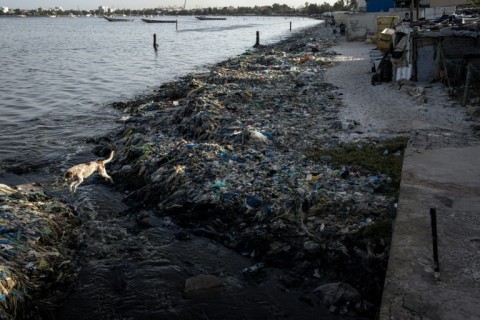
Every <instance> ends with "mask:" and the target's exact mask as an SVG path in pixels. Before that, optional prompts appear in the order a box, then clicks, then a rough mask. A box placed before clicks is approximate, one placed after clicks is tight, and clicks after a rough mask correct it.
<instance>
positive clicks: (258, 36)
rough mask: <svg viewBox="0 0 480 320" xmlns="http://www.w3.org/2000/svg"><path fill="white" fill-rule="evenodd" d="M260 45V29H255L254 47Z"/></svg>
mask: <svg viewBox="0 0 480 320" xmlns="http://www.w3.org/2000/svg"><path fill="white" fill-rule="evenodd" d="M259 46H260V31H257V42H255V45H254V46H253V47H254V48H258V47H259Z"/></svg>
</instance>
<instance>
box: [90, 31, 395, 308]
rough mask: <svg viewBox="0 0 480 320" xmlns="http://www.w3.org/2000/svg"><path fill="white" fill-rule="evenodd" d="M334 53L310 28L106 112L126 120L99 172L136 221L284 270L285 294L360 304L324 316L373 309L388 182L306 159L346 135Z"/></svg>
mask: <svg viewBox="0 0 480 320" xmlns="http://www.w3.org/2000/svg"><path fill="white" fill-rule="evenodd" d="M334 43H335V36H334V35H331V34H327V31H325V28H320V27H318V28H312V29H309V30H305V31H303V34H301V35H298V37H291V38H289V39H287V40H284V41H282V42H281V43H279V44H275V45H273V46H264V47H260V48H258V49H257V50H255V51H252V52H247V53H245V54H243V55H241V56H239V57H236V58H232V59H229V60H227V61H224V62H222V63H219V64H217V65H215V66H213V67H212V68H211V70H210V71H209V72H205V73H198V74H189V75H187V76H185V77H183V78H181V79H179V80H178V81H176V82H172V83H167V84H164V85H162V86H161V87H160V88H159V89H158V90H156V91H155V92H154V93H153V94H151V95H149V96H146V97H140V98H138V99H136V100H135V101H128V102H117V103H114V104H113V106H114V107H115V108H118V109H120V110H123V111H124V113H125V116H124V117H122V122H123V123H124V125H123V127H122V129H121V130H119V132H118V133H116V134H115V135H114V136H112V137H109V138H108V139H109V140H108V141H109V143H110V141H111V142H112V143H113V145H114V148H116V149H117V151H118V152H117V153H118V156H117V158H116V159H115V160H114V162H113V163H112V165H111V167H110V168H112V169H111V170H112V172H113V176H114V179H115V181H116V183H117V186H119V185H120V187H121V188H122V189H123V190H124V191H125V193H126V197H125V201H126V202H127V203H128V204H129V205H131V206H132V207H134V208H136V209H137V210H138V211H139V216H143V213H142V211H143V210H144V209H151V208H156V214H157V215H159V216H164V217H166V216H170V217H172V218H173V219H175V220H176V222H178V223H180V224H181V225H182V226H184V227H185V228H188V229H189V230H190V231H191V232H193V233H194V234H197V235H202V236H206V237H211V238H213V239H215V240H217V241H219V242H221V243H223V244H225V245H227V246H229V247H232V248H234V249H235V250H237V251H238V252H240V253H241V254H243V255H246V256H249V257H251V258H252V259H254V260H256V261H261V262H262V263H265V265H266V266H275V267H288V268H290V269H291V270H292V273H291V276H289V277H287V278H285V281H284V282H285V287H286V289H288V288H291V287H295V286H299V285H300V283H303V282H305V281H306V282H307V284H306V286H308V287H311V288H312V290H313V288H316V287H318V285H320V284H322V283H325V282H326V281H331V280H338V279H342V281H344V282H347V283H349V285H352V286H354V287H355V288H356V289H357V290H359V291H360V292H361V293H362V294H363V295H364V297H363V299H359V300H358V299H357V300H358V301H355V304H352V305H351V306H350V307H348V308H347V306H348V304H349V302H348V301H347V302H342V303H346V305H342V306H340V305H338V306H334V308H332V310H337V311H338V310H343V311H342V312H344V311H345V310H346V311H345V314H347V313H349V312H354V313H358V314H365V313H369V312H374V311H372V307H371V306H372V303H370V302H369V301H368V300H373V302H374V303H376V304H378V303H379V300H380V297H381V288H382V285H383V276H384V274H383V273H384V271H385V269H386V262H387V257H388V243H389V237H390V236H391V235H390V234H389V227H390V226H391V220H392V218H393V216H394V214H395V194H394V193H388V192H387V193H385V192H384V190H386V189H388V188H391V186H392V179H391V177H390V176H389V172H372V171H369V169H368V168H362V167H359V166H357V165H354V164H338V163H333V162H332V161H331V160H332V159H331V157H330V156H328V155H327V154H325V155H324V156H319V157H311V156H309V154H311V152H312V150H317V151H318V150H323V149H325V150H327V149H331V148H340V147H341V146H342V145H343V142H342V141H340V138H339V136H340V135H339V133H345V132H350V131H353V130H354V128H353V127H352V126H348V125H347V126H345V125H344V124H342V123H341V122H340V121H339V119H338V115H337V114H338V110H339V108H341V101H340V99H339V96H338V95H339V94H338V93H336V92H335V89H336V88H335V87H333V86H332V85H331V84H329V83H328V79H324V70H325V68H327V67H328V66H330V65H332V59H331V57H332V55H335V52H332V51H331V50H330V49H329V47H331V45H332V44H334ZM369 143H371V144H378V145H379V146H381V142H379V141H369ZM108 148H110V146H108V147H105V150H106V149H108ZM101 149H102V147H100V149H99V150H97V151H98V153H99V154H100V153H102V152H105V150H101ZM385 152H387V153H388V152H389V150H385ZM391 152H392V156H393V152H394V151H391ZM397 156H398V155H397ZM145 211H146V210H145ZM368 230H371V231H368ZM375 230H381V231H379V232H376V231H375ZM247 273H248V271H247ZM259 274H262V273H261V272H260V273H259ZM305 279H309V280H308V281H307V280H305ZM303 285H305V284H303ZM353 305H355V307H353Z"/></svg>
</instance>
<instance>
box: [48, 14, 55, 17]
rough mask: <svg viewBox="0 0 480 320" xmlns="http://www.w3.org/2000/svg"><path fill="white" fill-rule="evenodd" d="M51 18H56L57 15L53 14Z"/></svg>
mask: <svg viewBox="0 0 480 320" xmlns="http://www.w3.org/2000/svg"><path fill="white" fill-rule="evenodd" d="M49 17H50V18H56V17H57V16H56V15H54V14H52V15H51V16H49Z"/></svg>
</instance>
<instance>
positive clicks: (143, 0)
mask: <svg viewBox="0 0 480 320" xmlns="http://www.w3.org/2000/svg"><path fill="white" fill-rule="evenodd" d="M184 2H185V0H0V7H7V8H11V9H16V8H20V9H36V8H39V7H42V8H54V7H62V8H63V9H65V10H68V9H81V10H91V9H96V8H98V7H99V6H108V7H111V8H117V9H143V8H157V7H168V6H183V4H184ZM305 2H308V3H316V4H322V3H324V2H327V3H330V4H333V3H335V2H336V0H320V1H306V0H242V1H241V0H186V3H187V9H195V8H206V7H229V6H233V7H253V6H256V5H257V6H263V5H272V4H274V3H278V4H286V5H288V6H289V7H294V8H297V7H300V6H305Z"/></svg>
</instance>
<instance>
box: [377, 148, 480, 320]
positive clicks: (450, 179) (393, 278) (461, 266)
mask: <svg viewBox="0 0 480 320" xmlns="http://www.w3.org/2000/svg"><path fill="white" fill-rule="evenodd" d="M430 208H435V209H436V212H437V228H438V255H439V266H440V271H439V272H434V260H433V245H432V229H431V221H430ZM380 319H381V320H393V319H395V320H396V319H398V320H407V319H423V320H425V319H432V320H443V319H445V320H446V319H455V320H457V319H458V320H462V319H477V320H478V319H480V146H475V147H463V148H448V149H438V150H423V151H421V152H413V151H410V150H407V155H406V156H405V159H404V164H403V172H402V182H401V186H400V197H399V203H398V211H397V217H396V221H395V226H394V233H393V238H392V247H391V250H390V259H389V263H388V270H387V275H386V280H385V285H384V292H383V299H382V306H381V311H380Z"/></svg>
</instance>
